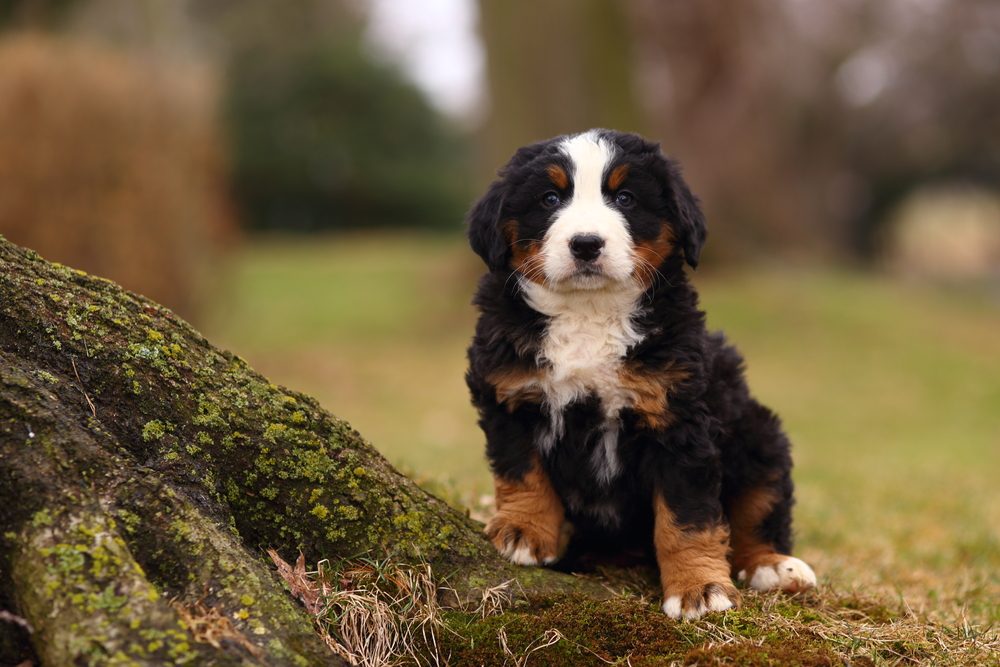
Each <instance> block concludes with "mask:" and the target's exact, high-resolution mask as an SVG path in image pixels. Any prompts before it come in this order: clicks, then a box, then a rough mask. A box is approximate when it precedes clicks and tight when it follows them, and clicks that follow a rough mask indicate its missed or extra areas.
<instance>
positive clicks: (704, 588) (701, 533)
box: [653, 495, 739, 620]
mask: <svg viewBox="0 0 1000 667" xmlns="http://www.w3.org/2000/svg"><path fill="white" fill-rule="evenodd" d="M653 503H654V511H655V525H654V533H653V542H654V545H655V547H656V561H657V564H658V565H659V567H660V582H661V583H662V584H663V611H664V612H665V613H666V614H667V615H668V616H670V617H671V618H682V617H683V618H685V619H689V620H690V619H696V618H699V617H701V616H702V615H704V614H706V613H708V612H712V611H725V610H726V609H729V608H730V607H733V606H734V605H735V604H736V603H737V602H738V600H739V595H738V593H737V592H736V588H735V587H734V586H733V582H732V580H730V578H729V564H728V561H727V560H726V552H727V551H728V549H729V531H728V530H727V528H726V526H725V524H722V523H712V524H709V525H707V526H702V527H698V526H692V525H687V526H685V525H681V524H680V523H678V521H677V517H676V516H675V515H674V512H673V511H671V509H670V507H668V506H667V503H666V501H665V500H664V499H663V497H662V496H659V495H657V496H656V497H655V498H654V500H653Z"/></svg>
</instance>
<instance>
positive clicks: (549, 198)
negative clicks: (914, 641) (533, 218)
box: [542, 190, 562, 208]
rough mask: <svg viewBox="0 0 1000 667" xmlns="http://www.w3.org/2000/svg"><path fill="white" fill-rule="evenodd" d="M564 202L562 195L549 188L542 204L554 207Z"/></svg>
mask: <svg viewBox="0 0 1000 667" xmlns="http://www.w3.org/2000/svg"><path fill="white" fill-rule="evenodd" d="M561 203H562V197H560V196H559V193H558V192H556V191H555V190H549V191H548V192H546V193H545V194H543V195H542V206H544V207H545V208H553V207H555V206H559V204H561Z"/></svg>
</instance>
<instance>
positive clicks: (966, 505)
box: [196, 235, 1000, 663]
mask: <svg viewBox="0 0 1000 667" xmlns="http://www.w3.org/2000/svg"><path fill="white" fill-rule="evenodd" d="M477 261H478V260H476V259H475V258H474V257H472V256H471V253H470V252H469V251H467V250H466V249H465V247H464V245H463V244H462V242H461V241H460V240H457V239H439V238H427V237H400V236H398V235H391V236H389V235H385V236H364V237H350V238H334V239H328V240H324V241H321V242H316V241H315V240H308V241H289V240H281V239H270V240H261V241H257V242H253V243H250V244H249V245H247V246H246V247H245V248H244V249H243V250H241V251H239V252H238V253H237V254H236V255H235V256H234V257H233V259H232V264H231V267H230V270H229V271H228V272H227V274H226V275H227V279H226V280H225V281H224V282H222V283H221V284H219V285H218V286H216V288H215V294H214V298H213V303H214V304H215V305H214V306H213V308H212V309H211V310H210V311H209V312H208V313H207V314H206V316H205V317H204V318H203V320H202V321H201V322H197V323H196V325H198V326H199V327H200V328H201V329H202V331H203V333H204V334H205V335H206V336H207V337H208V338H209V339H210V340H212V341H213V342H215V343H217V344H221V345H222V346H223V347H227V348H229V349H231V350H234V351H236V352H237V353H238V354H240V355H241V356H243V357H244V358H246V359H247V360H248V361H249V362H250V363H251V365H253V366H254V367H255V368H257V369H258V370H260V371H261V372H262V373H264V374H265V375H266V376H268V377H269V378H271V379H272V380H274V381H276V382H280V383H282V384H285V385H288V386H290V387H293V388H295V389H298V390H302V391H304V392H306V393H308V394H311V395H313V396H316V397H317V398H318V399H319V400H320V402H321V403H322V404H323V405H324V406H325V407H327V408H328V409H330V410H332V411H333V412H335V413H337V414H338V415H339V416H341V417H343V418H345V419H347V420H348V421H350V422H351V423H352V424H353V425H354V426H355V427H357V428H358V429H359V430H360V431H361V432H362V433H364V434H366V436H367V437H368V438H369V439H370V440H371V441H372V442H374V443H377V446H378V448H379V449H380V450H381V451H382V452H383V453H384V454H386V455H387V456H388V457H389V459H390V460H391V461H393V462H394V463H396V464H397V465H398V466H400V467H401V468H402V469H403V470H404V471H405V472H409V473H410V474H412V475H414V476H415V477H416V478H417V479H418V480H420V481H422V482H423V483H424V484H425V485H427V486H429V487H431V488H433V489H434V490H435V491H437V492H439V493H443V494H444V495H446V496H448V497H449V498H450V499H452V500H453V501H454V502H457V503H462V504H464V505H466V506H469V507H471V508H472V509H473V511H474V512H480V511H488V510H487V509H486V508H485V507H484V506H485V505H487V504H488V499H485V498H483V496H488V495H489V494H490V493H491V490H492V489H491V487H490V478H489V475H488V472H487V469H486V465H485V462H484V459H483V455H482V436H481V434H480V433H479V431H478V428H477V427H476V425H475V416H474V414H473V412H472V410H471V408H470V407H469V404H468V398H467V395H466V390H465V386H464V382H463V379H462V374H463V371H464V365H465V359H464V355H465V346H466V344H467V341H468V338H469V336H470V335H471V331H472V325H473V321H474V313H473V312H472V309H471V307H470V306H469V305H468V302H469V299H470V297H471V294H472V291H473V287H474V284H475V280H476V277H477V275H478V273H479V270H480V267H479V266H478V265H477ZM695 278H696V283H697V284H698V287H699V289H700V292H701V295H702V299H703V305H704V307H705V309H706V310H707V312H708V314H709V317H708V319H709V324H710V326H711V327H714V328H722V329H724V330H725V331H726V332H727V333H728V334H729V335H730V337H731V338H732V339H733V340H734V341H735V342H736V343H737V344H738V345H739V347H740V348H741V349H742V351H743V352H744V353H745V355H746V357H747V359H748V362H749V377H750V382H751V386H752V388H753V390H754V391H755V393H756V394H757V395H758V397H760V398H761V399H762V400H763V401H764V402H766V403H767V404H769V405H770V406H772V407H773V408H775V409H776V410H777V412H778V413H779V414H781V415H782V417H783V419H784V421H785V424H786V426H787V428H788V431H789V433H790V435H791V437H792V440H793V443H794V446H795V459H796V469H795V479H796V483H797V485H798V505H797V508H796V533H797V545H798V546H797V554H798V555H799V556H801V557H802V558H804V559H805V560H807V561H808V562H810V563H811V564H812V565H813V566H814V568H815V569H816V571H817V573H818V574H819V576H820V579H821V583H822V586H823V591H821V593H820V594H819V596H818V597H817V598H816V599H814V600H812V601H811V602H810V603H809V604H808V605H806V606H805V607H804V609H806V610H812V611H810V613H815V614H817V615H819V616H823V617H824V618H826V617H829V618H831V619H832V618H836V619H841V618H842V613H841V612H842V610H844V609H848V610H849V608H850V606H851V605H852V604H854V606H862V607H864V609H865V610H867V611H864V612H863V615H866V616H867V617H872V616H873V615H874V616H879V615H880V614H885V615H887V616H886V618H887V619H889V620H892V619H903V620H905V621H906V623H905V624H903V625H906V627H907V628H909V629H908V630H907V632H916V633H917V635H920V634H921V633H920V630H921V628H922V627H923V628H925V629H926V630H927V632H925V633H924V636H923V637H922V638H921V639H920V641H927V639H928V637H929V636H931V631H930V628H931V627H932V626H930V625H926V626H924V625H921V624H926V623H936V624H940V625H939V626H933V627H935V628H938V629H943V630H942V631H944V632H945V633H946V634H945V635H944V636H947V637H950V639H949V640H948V641H952V640H953V641H954V645H951V644H949V646H948V647H947V648H946V649H942V650H944V652H943V653H941V654H940V655H938V654H934V655H935V656H936V659H939V660H943V659H945V658H948V659H951V660H954V661H955V662H959V663H960V662H962V661H963V657H962V656H966V657H969V656H972V655H974V654H972V653H961V651H963V650H967V649H968V648H969V646H970V643H971V645H973V647H974V645H975V643H976V642H977V641H978V642H983V641H996V639H995V635H989V634H987V635H982V634H979V630H977V628H980V629H981V628H983V627H988V626H990V625H991V624H992V625H996V623H997V621H998V620H1000V575H998V573H1000V535H998V530H997V526H1000V494H998V493H997V491H996V486H995V475H996V461H997V452H998V451H1000V428H998V422H1000V418H998V415H1000V336H997V335H996V332H997V331H998V330H1000V296H998V295H997V293H996V291H995V290H994V291H993V292H990V291H989V290H987V289H986V288H979V289H973V290H970V289H963V290H958V289H955V288H942V287H930V286H926V285H917V284H900V283H894V282H890V281H888V280H886V279H884V278H881V277H879V276H878V275H876V274H873V273H862V272H857V271H847V270H843V269H831V268H816V267H804V266H797V267H780V268H779V267H777V266H775V265H770V266H766V267H755V268H744V269H740V270H738V271H737V270H723V269H719V268H715V269H714V270H711V269H710V270H707V271H705V272H703V273H699V274H697V275H696V277H695ZM855 599H859V600H863V601H864V602H861V603H856V604H855V603H852V602H851V601H852V600H855ZM873 600H877V601H879V602H878V604H874V603H873V602H872V601H873ZM766 604H769V603H768V602H767V601H766V600H758V599H756V598H751V599H750V601H749V605H750V606H751V607H753V606H754V605H757V606H759V605H766ZM873 604H874V606H873ZM873 609H874V610H875V611H872V610H873ZM831 610H832V611H831ZM838 610H839V611H838ZM880 610H881V611H880ZM799 612H801V609H800V610H799ZM799 612H796V613H799ZM511 618H514V617H511ZM734 618H736V619H737V620H738V618H739V617H734ZM883 620H885V619H883ZM832 622H833V621H831V623H832ZM837 622H840V621H837ZM845 622H846V621H845ZM569 625H572V624H571V623H569V624H568V626H569ZM568 626H567V627H568ZM830 627H831V628H832V627H833V625H830ZM900 627H901V628H902V627H903V626H902V625H900ZM841 630H843V628H841ZM562 631H563V632H568V631H569V630H565V629H564V630H562ZM936 631H937V630H935V632H936ZM900 632H901V633H902V632H903V631H902V630H900ZM948 633H951V634H948ZM829 634H831V635H833V634H836V632H835V631H834V630H832V629H831V630H830V633H829ZM848 634H849V633H848ZM862 634H863V633H862ZM888 634H889V639H887V640H885V641H890V640H891V635H892V631H891V628H890V631H889V633H888ZM904 640H905V638H904V637H902V635H901V636H900V637H899V641H900V642H904ZM858 641H861V640H860V639H859V640H858ZM931 643H933V642H931ZM946 643H947V642H946ZM963 647H964V648H963ZM803 650H805V649H803ZM927 650H930V649H927ZM900 652H901V654H902V655H903V656H904V657H906V658H907V659H920V655H922V654H920V653H919V651H918V652H916V653H914V652H909V653H908V652H907V651H906V650H903V649H900ZM879 655H881V658H879ZM924 657H925V658H927V655H924ZM876 658H879V659H880V660H881V659H885V660H888V661H890V662H891V661H892V660H893V659H895V658H893V653H892V652H891V651H890V652H889V653H885V654H878V655H876ZM733 659H734V660H736V661H737V662H739V659H738V657H734V658H733ZM969 659H972V658H971V657H969Z"/></svg>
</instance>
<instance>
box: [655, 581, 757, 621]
mask: <svg viewBox="0 0 1000 667" xmlns="http://www.w3.org/2000/svg"><path fill="white" fill-rule="evenodd" d="M737 602H739V594H738V593H737V592H736V589H735V588H734V587H733V585H732V584H731V583H729V582H728V581H727V582H716V583H708V584H699V585H696V586H692V587H691V588H688V589H687V590H685V591H667V592H666V593H664V596H663V613H665V614H666V615H667V616H669V617H670V618H677V619H680V618H683V619H684V620H686V621H693V620H695V619H698V618H701V617H702V616H704V615H705V614H707V613H709V612H713V611H726V610H727V609H732V608H733V607H735V606H736V604H737Z"/></svg>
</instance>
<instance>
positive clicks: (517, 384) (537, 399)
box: [486, 367, 544, 412]
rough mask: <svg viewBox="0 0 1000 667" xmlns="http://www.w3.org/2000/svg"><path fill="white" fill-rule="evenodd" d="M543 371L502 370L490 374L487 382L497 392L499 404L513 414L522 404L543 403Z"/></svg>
mask: <svg viewBox="0 0 1000 667" xmlns="http://www.w3.org/2000/svg"><path fill="white" fill-rule="evenodd" d="M541 373H542V372H541V371H540V370H539V369H537V368H516V367H514V368H502V369H500V370H497V371H494V372H493V373H490V374H489V375H488V376H487V377H486V381H487V382H489V383H490V384H491V385H493V388H494V389H496V392H497V402H498V403H501V404H505V405H506V406H507V410H508V411H510V412H513V411H514V410H516V409H517V408H518V406H520V405H521V404H522V403H541V402H542V399H543V398H544V396H543V394H542V388H541V379H542V377H541Z"/></svg>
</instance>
